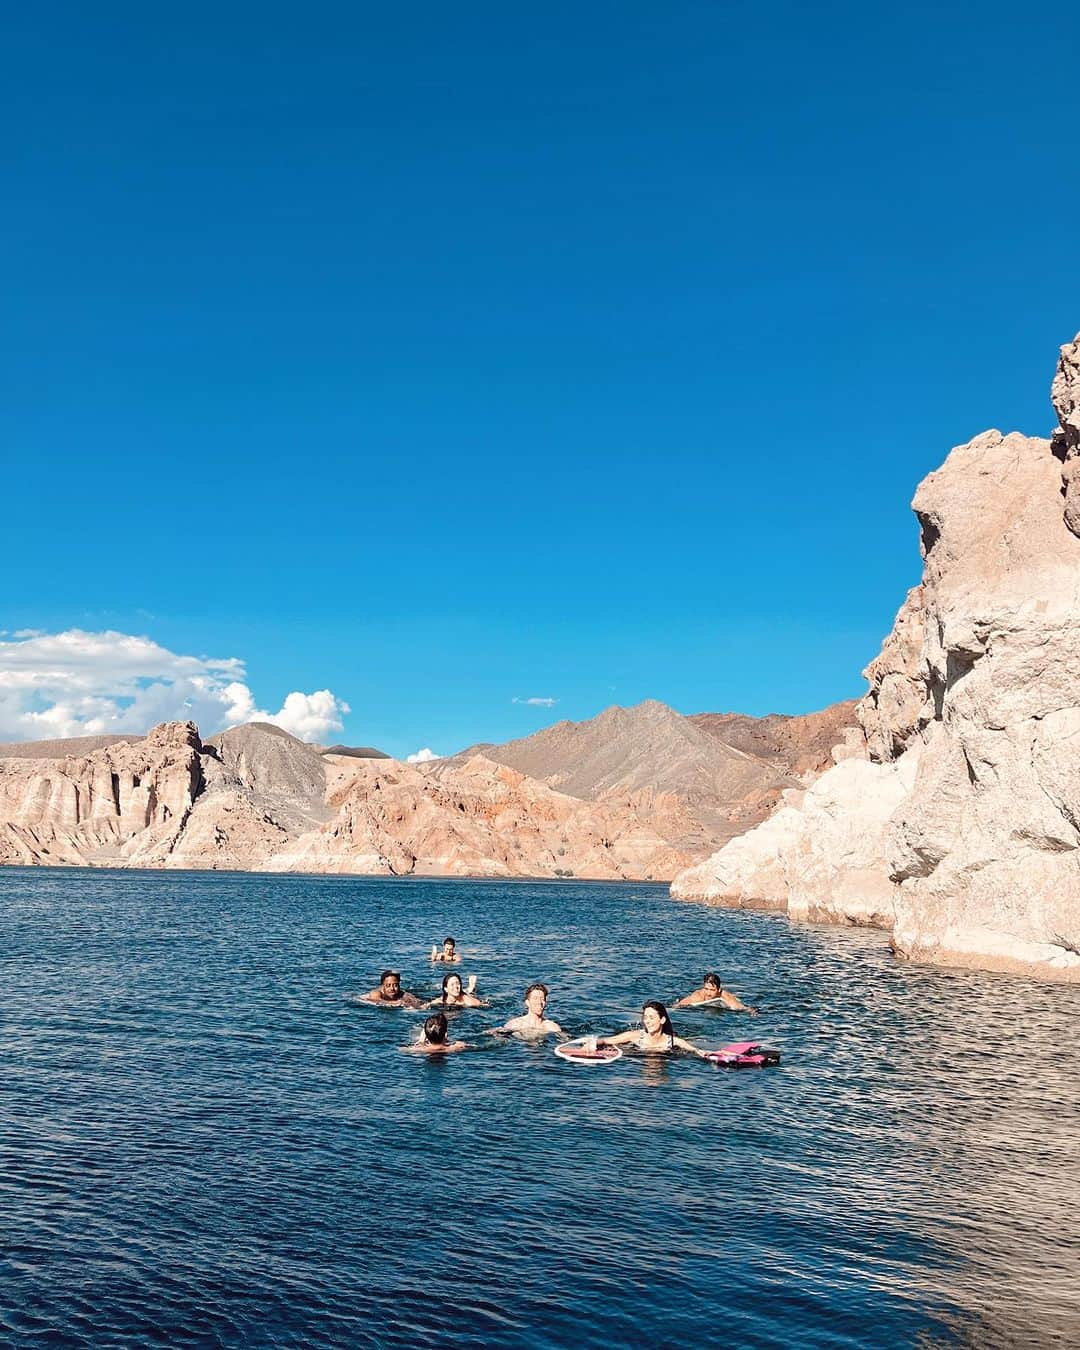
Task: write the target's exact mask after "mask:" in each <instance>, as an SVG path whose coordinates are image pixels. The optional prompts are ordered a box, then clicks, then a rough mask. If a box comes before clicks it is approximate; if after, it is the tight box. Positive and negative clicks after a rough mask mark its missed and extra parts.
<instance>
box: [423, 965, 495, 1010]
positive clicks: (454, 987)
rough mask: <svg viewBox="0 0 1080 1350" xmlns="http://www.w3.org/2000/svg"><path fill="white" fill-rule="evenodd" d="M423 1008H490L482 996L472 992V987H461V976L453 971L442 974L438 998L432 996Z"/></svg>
mask: <svg viewBox="0 0 1080 1350" xmlns="http://www.w3.org/2000/svg"><path fill="white" fill-rule="evenodd" d="M424 1007H425V1008H490V1007H491V1004H490V1003H486V1002H485V1001H484V1000H483V999H482V998H477V997H476V995H475V994H474V993H473V992H472V987H471V986H470V987H469V988H468V989H465V988H463V986H462V983H461V976H460V975H458V974H456V973H454V974H450V975H444V976H443V982H442V993H441V994H440V995H439V997H438V998H433V999H432V1000H431V1002H430V1003H425V1004H424Z"/></svg>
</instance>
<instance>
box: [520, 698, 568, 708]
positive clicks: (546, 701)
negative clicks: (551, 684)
mask: <svg viewBox="0 0 1080 1350" xmlns="http://www.w3.org/2000/svg"><path fill="white" fill-rule="evenodd" d="M558 701H559V700H558V699H557V698H512V699H511V700H510V702H511V703H522V704H524V705H525V706H526V707H529V708H554V706H555V704H556V703H558Z"/></svg>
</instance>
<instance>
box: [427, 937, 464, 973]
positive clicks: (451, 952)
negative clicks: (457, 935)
mask: <svg viewBox="0 0 1080 1350" xmlns="http://www.w3.org/2000/svg"><path fill="white" fill-rule="evenodd" d="M431 959H432V960H433V961H445V962H446V963H447V964H448V965H455V966H456V965H457V964H458V962H459V961H460V960H461V957H460V956H459V955H458V951H457V943H456V942H455V941H454V939H453V938H452V937H448V938H443V940H442V951H440V950H439V948H438V946H437V945H436V944H435V943H434V942H433V943H432V944H431Z"/></svg>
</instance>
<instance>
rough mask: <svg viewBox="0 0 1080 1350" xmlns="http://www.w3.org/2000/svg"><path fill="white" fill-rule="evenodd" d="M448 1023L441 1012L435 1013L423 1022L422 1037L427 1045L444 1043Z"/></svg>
mask: <svg viewBox="0 0 1080 1350" xmlns="http://www.w3.org/2000/svg"><path fill="white" fill-rule="evenodd" d="M448 1027H449V1023H448V1022H447V1020H446V1016H445V1014H443V1013H436V1014H435V1015H434V1016H433V1017H429V1018H427V1020H426V1021H425V1022H424V1035H423V1039H424V1040H425V1041H426V1042H427V1044H428V1045H445V1044H446V1037H447V1029H448Z"/></svg>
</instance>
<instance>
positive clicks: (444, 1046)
mask: <svg viewBox="0 0 1080 1350" xmlns="http://www.w3.org/2000/svg"><path fill="white" fill-rule="evenodd" d="M401 1048H402V1050H404V1051H405V1053H406V1054H410V1055H453V1054H455V1053H456V1052H457V1051H458V1050H467V1049H468V1046H467V1045H466V1044H465V1042H464V1041H452V1040H451V1039H450V1035H449V1026H448V1024H447V1021H446V1017H445V1015H444V1014H443V1013H436V1014H435V1016H434V1017H429V1018H428V1019H427V1021H426V1022H425V1023H424V1029H423V1031H422V1032H421V1033H420V1039H419V1040H418V1041H414V1042H413V1043H412V1045H403V1046H402V1047H401Z"/></svg>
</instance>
